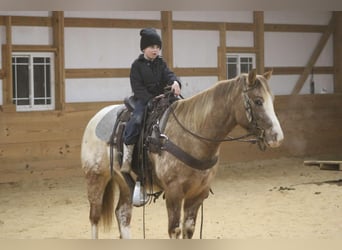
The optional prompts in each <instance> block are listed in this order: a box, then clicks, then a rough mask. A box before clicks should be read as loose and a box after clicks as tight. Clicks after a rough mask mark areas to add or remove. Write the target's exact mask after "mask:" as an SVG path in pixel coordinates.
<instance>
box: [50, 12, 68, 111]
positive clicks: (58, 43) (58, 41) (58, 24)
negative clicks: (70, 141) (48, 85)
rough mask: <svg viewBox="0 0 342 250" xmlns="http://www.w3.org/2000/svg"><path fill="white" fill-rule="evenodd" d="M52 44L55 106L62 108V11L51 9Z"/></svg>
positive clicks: (63, 100)
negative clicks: (54, 50) (53, 48)
mask: <svg viewBox="0 0 342 250" xmlns="http://www.w3.org/2000/svg"><path fill="white" fill-rule="evenodd" d="M52 19H53V46H54V47H55V48H57V51H56V54H55V59H54V61H55V106H56V110H63V109H64V105H65V50H64V40H65V39H64V31H65V28H64V12H63V11H53V13H52Z"/></svg>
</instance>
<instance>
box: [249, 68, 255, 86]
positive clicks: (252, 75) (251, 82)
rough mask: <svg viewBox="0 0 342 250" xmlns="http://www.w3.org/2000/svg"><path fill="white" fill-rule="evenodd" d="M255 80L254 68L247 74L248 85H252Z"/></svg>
mask: <svg viewBox="0 0 342 250" xmlns="http://www.w3.org/2000/svg"><path fill="white" fill-rule="evenodd" d="M255 80H256V70H255V69H252V70H251V71H250V72H249V74H248V85H249V86H253V85H254V83H255Z"/></svg>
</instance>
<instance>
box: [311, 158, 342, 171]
mask: <svg viewBox="0 0 342 250" xmlns="http://www.w3.org/2000/svg"><path fill="white" fill-rule="evenodd" d="M304 165H306V166H319V167H320V169H322V170H339V171H342V161H317V160H307V161H304Z"/></svg>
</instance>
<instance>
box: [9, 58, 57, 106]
mask: <svg viewBox="0 0 342 250" xmlns="http://www.w3.org/2000/svg"><path fill="white" fill-rule="evenodd" d="M53 59H54V57H53V53H13V55H12V74H13V103H14V104H15V105H16V108H17V111H34V110H53V109H54V108H55V105H54V104H55V101H54V67H53V61H54V60H53Z"/></svg>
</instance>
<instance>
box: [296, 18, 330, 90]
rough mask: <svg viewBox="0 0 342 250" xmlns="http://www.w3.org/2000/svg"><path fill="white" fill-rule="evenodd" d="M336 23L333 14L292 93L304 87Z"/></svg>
mask: <svg viewBox="0 0 342 250" xmlns="http://www.w3.org/2000/svg"><path fill="white" fill-rule="evenodd" d="M334 25H335V18H334V16H332V17H331V19H330V21H329V25H328V27H327V29H326V31H325V32H324V33H323V35H322V36H321V38H320V39H319V41H318V44H317V46H316V48H315V50H314V51H313V53H312V55H311V56H310V59H309V61H308V63H307V64H306V67H305V68H304V71H303V73H302V74H301V76H300V77H299V79H298V81H297V82H296V84H295V86H294V88H293V90H292V92H291V94H292V95H297V94H299V92H300V90H301V89H302V87H303V85H304V83H305V81H306V79H307V78H308V76H309V74H310V73H311V71H312V68H313V66H314V65H315V63H316V61H317V59H318V57H319V55H320V54H321V52H322V50H323V49H324V47H325V45H326V43H327V41H328V39H329V37H330V35H331V33H332V32H333V30H334Z"/></svg>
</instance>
